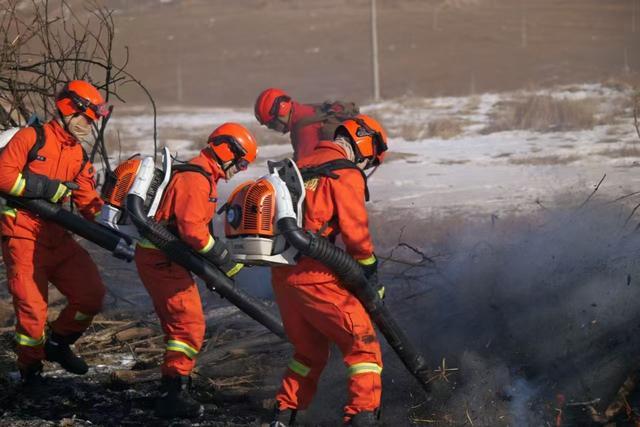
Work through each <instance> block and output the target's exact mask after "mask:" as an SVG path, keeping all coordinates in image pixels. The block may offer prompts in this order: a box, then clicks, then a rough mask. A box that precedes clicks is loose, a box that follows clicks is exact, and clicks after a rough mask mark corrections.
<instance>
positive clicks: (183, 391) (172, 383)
mask: <svg viewBox="0 0 640 427" xmlns="http://www.w3.org/2000/svg"><path fill="white" fill-rule="evenodd" d="M190 383H191V378H189V377H187V376H182V375H178V376H177V377H162V384H161V385H160V397H159V398H158V400H157V401H156V416H157V417H160V418H197V417H199V416H201V415H202V413H203V412H204V408H203V407H202V405H201V404H200V403H199V402H198V401H196V400H195V399H194V398H192V397H191V396H190V395H189V385H190Z"/></svg>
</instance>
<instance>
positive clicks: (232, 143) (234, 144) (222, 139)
mask: <svg viewBox="0 0 640 427" xmlns="http://www.w3.org/2000/svg"><path fill="white" fill-rule="evenodd" d="M209 143H210V144H212V145H214V146H216V147H217V146H218V145H221V144H227V146H228V147H229V150H231V153H232V154H233V158H234V159H235V161H238V160H245V159H244V156H245V155H246V154H247V150H246V149H245V148H244V147H243V146H242V144H240V143H239V142H238V140H237V139H235V138H234V137H232V136H231V135H219V136H216V137H214V138H211V139H210V140H209Z"/></svg>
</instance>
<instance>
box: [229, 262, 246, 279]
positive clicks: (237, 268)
mask: <svg viewBox="0 0 640 427" xmlns="http://www.w3.org/2000/svg"><path fill="white" fill-rule="evenodd" d="M242 267H244V264H242V263H240V262H239V263H237V264H236V265H235V266H234V267H233V268H232V269H231V270H229V271H227V277H233V276H235V275H236V274H238V271H240V270H242Z"/></svg>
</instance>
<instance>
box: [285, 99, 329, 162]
mask: <svg viewBox="0 0 640 427" xmlns="http://www.w3.org/2000/svg"><path fill="white" fill-rule="evenodd" d="M315 115H316V110H315V108H314V107H313V106H312V105H307V104H300V103H298V102H292V107H291V120H290V129H291V145H292V146H293V159H294V160H298V159H302V158H304V157H307V156H308V155H310V154H311V153H312V152H313V150H314V149H315V148H316V147H317V146H318V144H319V143H320V129H321V128H322V123H321V122H320V121H318V122H313V123H309V124H307V125H301V120H303V119H307V118H309V117H311V116H315Z"/></svg>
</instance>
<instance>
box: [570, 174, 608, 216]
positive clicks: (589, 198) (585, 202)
mask: <svg viewBox="0 0 640 427" xmlns="http://www.w3.org/2000/svg"><path fill="white" fill-rule="evenodd" d="M606 177H607V174H606V173H605V174H604V175H602V178H601V179H600V182H598V184H597V185H596V187H595V188H594V189H593V191H592V192H591V194H589V197H587V198H586V200H585V201H584V202H582V203H581V204H580V206H578V209H576V210H580V209H582V208H583V207H584V206H585V205H586V204H587V203H589V200H591V198H592V197H593V196H595V194H596V193H597V192H598V189H599V188H600V185H602V183H603V182H604V180H605V178H606Z"/></svg>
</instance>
